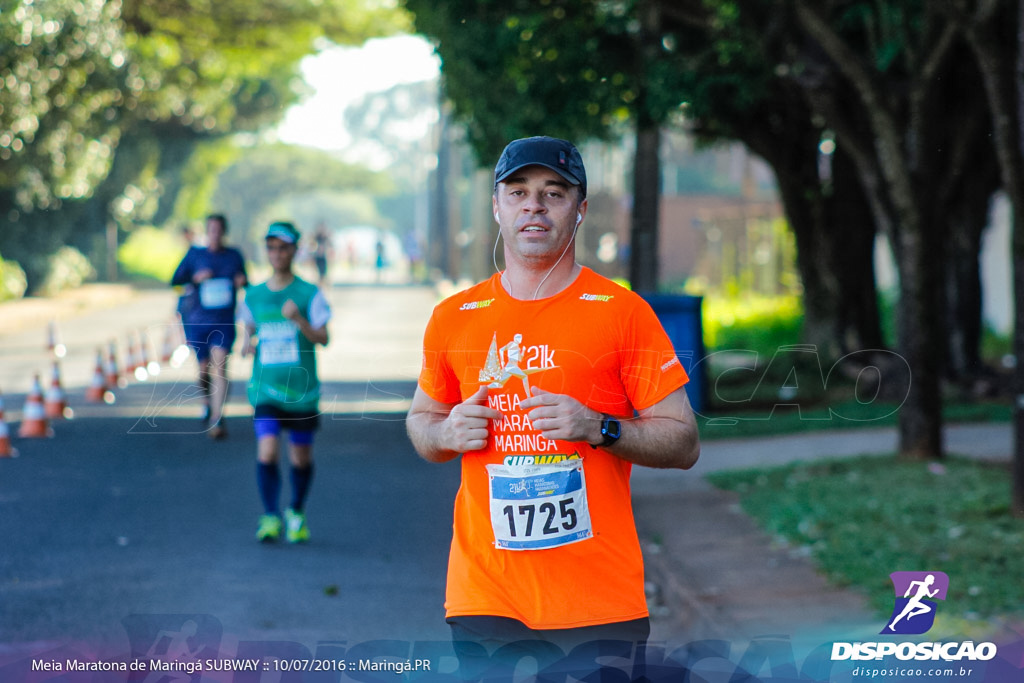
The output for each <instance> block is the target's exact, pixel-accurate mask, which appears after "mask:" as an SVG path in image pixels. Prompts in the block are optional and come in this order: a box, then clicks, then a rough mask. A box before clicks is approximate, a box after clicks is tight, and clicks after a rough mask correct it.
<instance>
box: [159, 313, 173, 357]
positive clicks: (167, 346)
mask: <svg viewBox="0 0 1024 683" xmlns="http://www.w3.org/2000/svg"><path fill="white" fill-rule="evenodd" d="M174 327H175V325H174V323H172V324H170V325H168V326H167V331H166V332H164V344H163V346H162V347H161V348H160V362H161V363H163V364H164V365H167V364H168V363H170V362H171V358H172V357H173V356H174V347H175V344H174Z"/></svg>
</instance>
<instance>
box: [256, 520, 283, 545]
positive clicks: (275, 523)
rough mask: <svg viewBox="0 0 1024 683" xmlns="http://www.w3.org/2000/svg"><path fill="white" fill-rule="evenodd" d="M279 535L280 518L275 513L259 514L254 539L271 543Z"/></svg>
mask: <svg viewBox="0 0 1024 683" xmlns="http://www.w3.org/2000/svg"><path fill="white" fill-rule="evenodd" d="M280 537H281V518H280V517H278V516H277V515H260V526H259V528H258V529H257V530H256V540H257V541H259V542H260V543H272V542H273V541H276V540H277V539H278V538H280Z"/></svg>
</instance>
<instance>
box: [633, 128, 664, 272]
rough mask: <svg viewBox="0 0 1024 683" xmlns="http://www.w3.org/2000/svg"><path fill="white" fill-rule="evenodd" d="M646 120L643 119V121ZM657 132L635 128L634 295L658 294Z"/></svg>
mask: <svg viewBox="0 0 1024 683" xmlns="http://www.w3.org/2000/svg"><path fill="white" fill-rule="evenodd" d="M645 118H646V117H645ZM660 146H661V130H660V129H659V128H658V125H657V124H656V123H654V122H651V121H649V120H648V121H646V122H645V124H643V125H642V127H641V124H640V123H638V124H637V132H636V157H635V158H634V162H633V212H632V221H633V225H632V228H631V229H630V251H629V280H630V283H631V285H632V288H633V290H634V291H637V292H656V291H658V277H659V267H658V220H659V214H660V211H659V206H658V204H659V202H660V201H661V182H660V181H661V162H660V156H659V148H660Z"/></svg>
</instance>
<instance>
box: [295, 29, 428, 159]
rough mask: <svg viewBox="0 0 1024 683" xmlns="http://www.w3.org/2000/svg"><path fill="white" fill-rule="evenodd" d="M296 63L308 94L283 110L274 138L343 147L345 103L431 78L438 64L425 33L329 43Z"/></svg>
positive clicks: (335, 148)
mask: <svg viewBox="0 0 1024 683" xmlns="http://www.w3.org/2000/svg"><path fill="white" fill-rule="evenodd" d="M301 68H302V74H303V76H304V78H305V80H306V83H307V84H308V85H309V87H310V88H311V89H312V90H313V94H312V95H310V96H309V97H307V98H306V99H305V100H304V101H302V102H301V103H300V104H297V105H295V106H293V107H291V108H290V109H289V110H288V111H287V112H286V113H285V117H284V120H283V121H282V123H281V125H280V126H279V127H278V129H277V135H278V139H279V140H280V141H281V142H285V143H289V144H295V145H305V146H308V147H319V148H321V149H326V150H332V151H342V150H345V149H346V148H349V147H350V146H351V143H352V140H351V138H350V136H349V135H348V133H347V132H346V131H345V129H344V120H343V117H342V114H343V112H344V110H345V107H346V106H348V105H349V104H351V103H352V102H355V101H356V100H358V99H360V98H361V97H363V96H364V95H366V94H367V93H371V92H380V91H383V90H387V89H388V88H391V87H393V86H395V85H398V84H400V83H415V82H417V81H424V80H429V79H431V78H435V77H437V76H438V74H439V73H440V68H441V67H440V60H439V59H438V58H437V56H436V55H435V54H434V53H433V48H432V47H431V45H430V43H428V42H427V41H426V40H425V39H424V38H422V37H419V36H394V37H391V38H377V39H374V40H370V41H367V42H366V43H365V44H364V45H362V46H361V47H332V48H329V49H327V50H324V51H323V52H320V53H319V54H316V55H312V56H310V57H307V58H305V59H304V60H303V61H302V64H301Z"/></svg>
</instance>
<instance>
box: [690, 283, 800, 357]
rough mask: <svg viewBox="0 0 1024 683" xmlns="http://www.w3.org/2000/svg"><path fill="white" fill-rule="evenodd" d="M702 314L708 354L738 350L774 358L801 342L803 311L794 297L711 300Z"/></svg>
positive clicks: (714, 297) (798, 300) (704, 305)
mask: <svg viewBox="0 0 1024 683" xmlns="http://www.w3.org/2000/svg"><path fill="white" fill-rule="evenodd" d="M701 312H702V320H703V325H704V344H705V346H706V347H707V349H708V351H709V352H714V351H724V350H734V349H739V350H743V351H756V352H758V353H760V354H762V355H767V356H768V357H771V355H773V354H774V352H775V349H777V348H779V347H780V346H785V345H787V344H797V343H799V341H800V328H801V325H802V324H803V307H802V305H801V303H800V298H799V297H797V296H795V295H787V296H776V297H768V296H758V295H748V296H743V297H739V296H737V297H719V296H708V297H705V298H704V302H703V308H702V311H701Z"/></svg>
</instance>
